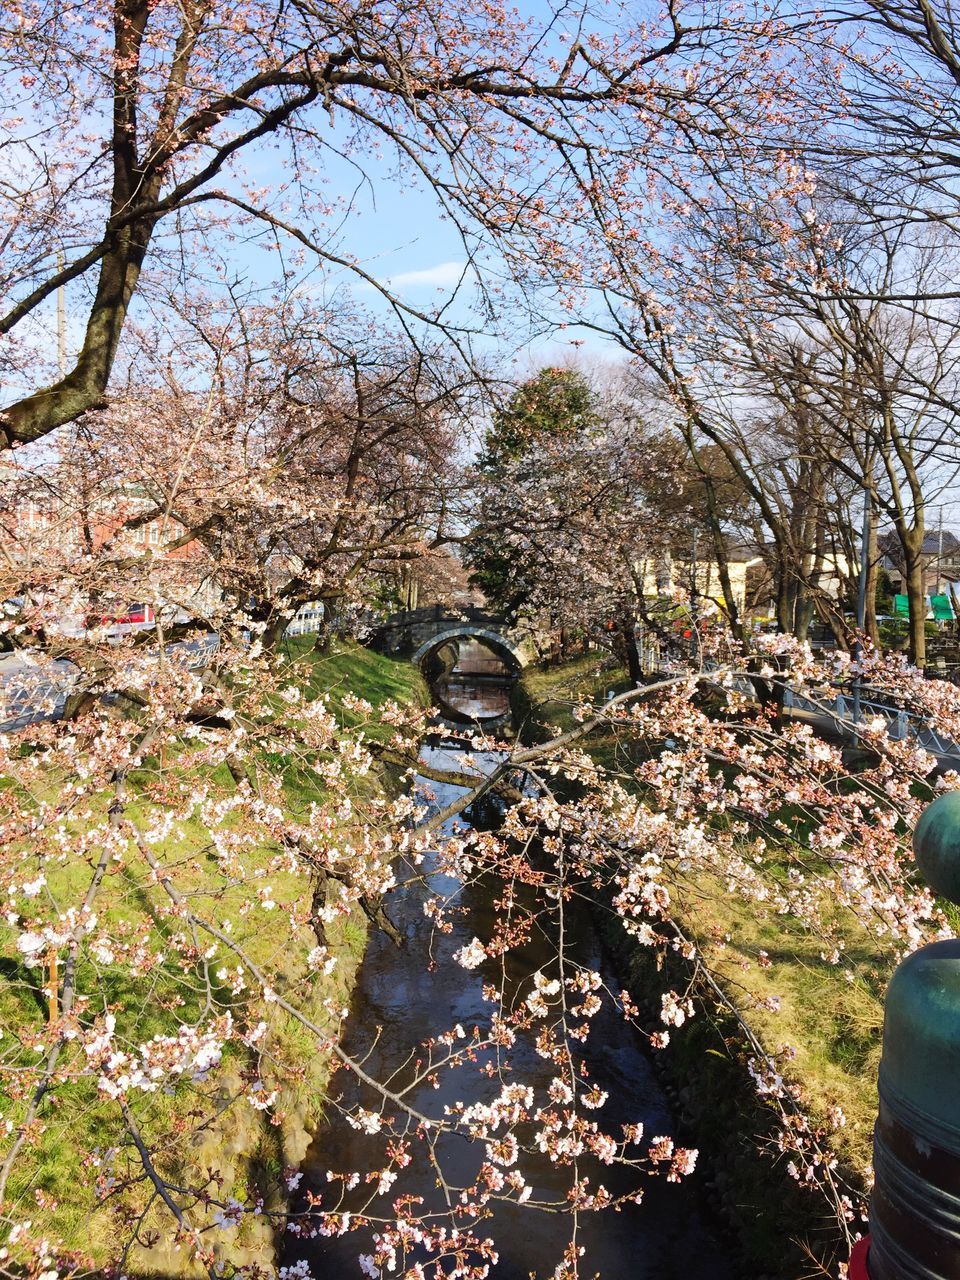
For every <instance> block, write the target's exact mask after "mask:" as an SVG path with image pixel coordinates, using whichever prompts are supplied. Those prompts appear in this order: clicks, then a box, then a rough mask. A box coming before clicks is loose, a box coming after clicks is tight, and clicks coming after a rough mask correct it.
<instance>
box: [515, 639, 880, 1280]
mask: <svg viewBox="0 0 960 1280" xmlns="http://www.w3.org/2000/svg"><path fill="white" fill-rule="evenodd" d="M626 687H627V680H626V675H625V673H624V672H623V671H622V670H620V669H618V668H616V667H612V666H609V665H605V664H604V663H603V660H602V659H601V658H600V657H599V656H598V655H589V656H587V657H585V658H580V659H577V660H575V661H573V662H569V663H566V664H562V665H560V666H558V667H555V668H551V669H548V670H536V671H529V672H526V673H525V674H524V678H523V687H522V689H521V691H520V693H519V707H520V713H521V716H522V717H523V718H524V719H525V722H526V729H525V732H526V734H527V736H528V737H530V738H531V739H536V738H538V737H540V738H542V737H544V736H545V735H546V734H547V732H548V730H547V726H552V727H553V729H561V730H563V729H568V728H570V727H571V726H572V725H573V724H574V723H576V721H575V716H574V708H575V706H576V705H577V703H578V702H579V701H581V700H584V699H585V700H589V701H594V702H595V701H598V700H599V701H602V700H603V697H604V696H605V694H606V693H607V691H617V692H619V691H620V690H622V689H624V688H626ZM581 745H582V744H581ZM586 749H587V750H588V752H589V753H590V755H591V756H592V757H593V758H594V759H595V760H597V762H598V764H602V765H603V766H605V767H606V768H608V769H611V770H613V771H614V772H615V773H616V775H617V777H618V780H619V781H620V782H621V783H623V784H624V785H626V786H627V787H628V788H631V789H633V790H638V789H639V784H638V783H637V782H636V780H635V779H634V778H633V776H632V775H633V769H634V767H635V765H636V764H637V763H639V762H640V760H641V758H642V756H643V754H644V753H645V752H646V751H648V750H649V747H641V746H640V745H639V744H637V743H631V742H630V741H629V738H628V737H627V735H625V734H624V733H623V731H622V730H621V731H620V732H619V733H617V734H614V733H609V732H604V731H602V730H601V731H598V732H597V733H595V734H594V735H593V736H591V738H590V739H589V740H588V742H587V743H586ZM651 803H653V801H651ZM786 862H787V859H786V857H785V856H784V854H783V851H781V850H778V848H777V846H776V844H775V842H773V841H771V842H769V844H768V847H767V850H766V852H765V855H764V859H763V862H762V864H761V865H760V867H759V871H760V874H761V876H762V877H764V878H765V879H766V881H767V883H768V884H769V886H770V888H771V890H773V889H775V888H776V887H777V886H778V885H782V883H783V881H784V878H785V876H786V873H787V866H786ZM675 885H676V889H675V892H674V891H673V890H672V891H671V896H672V897H673V898H674V907H675V911H676V913H677V915H678V923H679V924H680V925H681V927H682V928H683V930H684V932H685V933H686V934H687V936H688V937H689V938H691V939H692V940H693V941H694V942H695V944H696V947H697V950H698V951H699V953H700V954H701V956H702V957H703V958H704V960H705V961H706V964H707V966H708V968H709V969H710V971H711V972H712V974H713V975H714V976H715V977H716V979H717V980H718V982H719V985H720V988H721V990H722V993H723V996H724V997H725V998H726V1000H729V1002H730V1004H731V1005H732V1006H733V1008H734V1010H735V1011H737V1012H739V1013H740V1014H741V1015H742V1017H743V1019H744V1020H745V1021H746V1022H748V1024H749V1026H750V1028H751V1029H752V1030H753V1032H754V1033H755V1035H756V1036H757V1038H758V1040H759V1041H760V1043H761V1044H762V1046H763V1048H764V1049H765V1050H766V1051H767V1052H768V1053H771V1054H773V1055H776V1054H778V1053H779V1052H780V1051H781V1049H782V1048H783V1046H784V1045H789V1046H791V1048H792V1050H793V1052H794V1056H793V1057H792V1059H791V1060H790V1061H789V1063H788V1064H787V1065H786V1066H785V1067H784V1068H783V1070H784V1077H785V1079H786V1080H787V1081H788V1083H789V1084H790V1085H791V1086H793V1087H794V1088H795V1089H796V1091H797V1096H798V1098H799V1099H800V1101H801V1104H802V1106H803V1109H804V1110H805V1111H806V1113H807V1114H808V1116H810V1117H811V1119H812V1121H813V1123H814V1124H815V1125H816V1126H818V1127H821V1128H822V1130H823V1132H824V1134H825V1135H827V1139H826V1140H827V1142H828V1144H829V1146H830V1147H831V1149H832V1150H833V1151H834V1152H835V1153H836V1155H837V1157H838V1160H839V1168H840V1170H841V1171H842V1172H843V1173H844V1174H845V1175H846V1176H848V1177H849V1178H850V1179H851V1181H853V1182H854V1183H859V1184H860V1185H861V1186H862V1185H864V1180H865V1172H866V1170H867V1167H868V1165H869V1161H870V1155H871V1136H872V1127H873V1121H874V1117H875V1114H876V1069H877V1065H878V1061H879V1055H880V1037H881V1031H882V1021H883V1003H882V1000H883V992H884V991H885V988H886V983H887V980H888V978H889V975H890V972H891V971H892V968H893V965H894V963H895V956H894V954H893V944H892V943H891V942H886V941H878V939H877V938H876V937H874V936H872V935H870V934H868V933H867V931H866V930H865V929H864V928H862V927H861V926H860V925H858V923H857V922H856V921H855V920H854V919H852V917H850V916H849V914H847V915H846V916H841V915H840V913H839V911H838V909H836V908H835V906H834V904H833V903H832V902H829V901H822V900H821V902H820V903H819V906H820V908H821V910H822V912H823V915H824V918H825V919H828V920H829V921H830V924H831V926H832V927H833V928H835V929H836V931H837V932H838V933H839V935H840V936H841V938H842V941H843V946H844V952H843V960H842V962H841V963H840V964H839V965H837V964H831V963H829V962H828V961H827V959H826V958H825V957H824V955H823V954H822V947H823V943H822V941H821V940H820V939H818V938H817V937H815V936H813V935H812V934H811V933H810V932H809V931H808V930H806V929H805V928H804V927H803V926H802V925H801V924H800V923H799V922H798V921H797V920H795V919H793V918H792V917H790V916H788V915H783V914H779V913H777V911H776V910H775V909H774V907H772V906H771V907H765V906H764V905H763V904H762V903H758V902H756V901H754V900H750V901H746V900H744V899H743V898H741V897H740V896H738V895H737V894H735V893H733V892H731V891H730V889H729V886H727V885H725V884H722V883H718V882H716V881H715V880H712V879H711V878H710V877H709V876H705V875H704V874H703V869H702V868H697V869H696V871H695V872H689V873H687V872H684V870H683V869H682V868H677V870H676V873H675ZM678 904H679V906H678ZM600 910H601V912H602V913H603V929H604V932H605V935H606V939H607V942H608V944H609V945H610V947H611V950H612V951H613V953H614V954H615V956H616V957H617V960H618V963H619V967H620V970H621V973H622V975H623V978H624V979H625V981H626V983H627V985H629V987H630V989H631V990H632V992H633V994H634V996H635V998H636V999H637V1001H638V1003H639V1004H640V1005H641V1006H642V1007H645V1008H647V1009H648V1010H649V1011H650V1012H651V1014H652V1017H653V1020H654V1021H656V1017H657V1015H658V1014H659V1005H660V993H661V992H662V991H663V990H664V989H666V988H667V987H669V986H673V987H674V988H675V989H676V990H681V991H682V990H684V989H685V987H686V985H687V983H688V982H691V981H692V982H694V983H696V982H697V981H698V978H697V975H696V973H695V972H694V970H693V969H692V966H690V965H688V964H686V962H684V961H681V960H679V959H677V958H673V959H669V960H668V961H667V967H668V969H669V968H670V967H671V966H672V967H673V972H666V973H665V972H663V971H661V970H658V968H657V965H656V962H655V960H654V957H653V955H652V953H651V951H650V950H649V949H648V948H644V947H639V946H637V945H636V943H635V942H633V940H632V939H630V938H629V937H628V936H627V935H626V934H625V933H624V931H623V930H622V928H621V927H620V926H619V923H618V922H617V920H616V918H615V917H614V916H613V915H612V913H609V912H604V911H603V908H602V906H601V908H600ZM699 989H700V991H701V994H702V995H703V996H704V1002H703V1004H704V1008H703V1015H702V1016H698V1017H697V1018H695V1019H694V1020H693V1021H692V1022H691V1023H689V1024H688V1025H686V1026H684V1027H683V1028H682V1030H681V1031H679V1032H674V1033H673V1035H672V1039H671V1043H670V1045H669V1047H668V1048H667V1049H665V1050H663V1051H661V1052H660V1053H658V1054H657V1055H656V1056H657V1060H658V1063H659V1066H660V1068H661V1069H662V1070H663V1071H664V1072H665V1073H666V1076H667V1078H668V1079H669V1080H670V1081H672V1082H673V1084H674V1086H675V1088H676V1093H677V1097H678V1100H679V1103H680V1107H681V1110H682V1114H683V1117H684V1119H685V1120H686V1122H687V1123H688V1125H689V1128H690V1131H691V1132H690V1133H689V1134H688V1135H687V1137H688V1138H690V1139H691V1140H692V1141H693V1143H694V1145H698V1146H699V1147H700V1148H701V1152H702V1153H703V1156H704V1158H705V1159H704V1165H705V1171H706V1172H705V1176H706V1177H707V1179H708V1180H709V1181H710V1183H711V1184H712V1187H713V1189H714V1191H715V1194H716V1198H717V1200H718V1201H719V1203H720V1206H721V1208H722V1210H723V1214H724V1217H725V1219H726V1220H727V1221H728V1222H729V1223H730V1224H731V1226H732V1228H733V1231H734V1233H735V1235H736V1238H737V1242H738V1245H739V1249H740V1252H741V1255H742V1258H743V1265H744V1266H745V1268H748V1271H747V1274H750V1275H752V1276H760V1275H771V1276H774V1275H775V1276H777V1277H783V1280H795V1277H798V1276H805V1275H811V1276H813V1275H822V1274H826V1273H825V1272H824V1271H822V1270H818V1269H817V1265H818V1264H817V1263H816V1262H815V1261H814V1260H813V1259H814V1258H817V1259H819V1260H820V1262H821V1263H822V1264H824V1265H833V1264H835V1262H837V1261H840V1260H843V1257H842V1255H843V1248H844V1246H843V1244H842V1242H841V1239H840V1235H839V1232H838V1230H837V1227H836V1224H835V1222H832V1221H831V1215H830V1213H829V1211H828V1210H827V1206H826V1204H825V1203H824V1202H823V1201H822V1200H821V1199H820V1198H819V1197H818V1196H816V1195H812V1194H810V1193H809V1192H807V1191H804V1190H801V1189H798V1188H797V1186H796V1183H795V1182H794V1180H793V1179H792V1178H791V1177H789V1175H788V1173H787V1169H786V1166H787V1163H788V1161H789V1159H790V1157H789V1155H784V1154H782V1153H780V1152H779V1151H778V1150H777V1148H776V1143H775V1140H774V1139H773V1137H772V1135H773V1134H774V1131H775V1130H776V1128H777V1124H776V1117H775V1116H774V1114H773V1113H772V1112H771V1111H770V1110H768V1109H767V1108H766V1107H765V1106H764V1105H763V1103H762V1102H760V1100H759V1099H758V1098H757V1094H756V1092H755V1090H754V1088H753V1085H752V1082H751V1081H750V1079H749V1075H748V1071H747V1059H748V1058H749V1057H750V1056H751V1052H752V1051H751V1050H750V1048H749V1046H748V1043H747V1041H746V1040H745V1037H744V1033H743V1029H742V1027H741V1026H740V1025H739V1024H738V1021H737V1017H736V1014H735V1013H734V1012H731V1010H730V1009H728V1008H726V1007H724V1002H722V1001H720V1000H718V999H716V998H712V997H711V993H710V991H709V989H707V988H705V987H704V985H703V983H702V981H700V988H699ZM775 1009H776V1011H774V1010H775ZM841 1113H842V1116H843V1122H842V1123H841V1122H839V1117H840V1115H841ZM764 1148H766V1150H765V1151H764ZM760 1151H764V1154H758V1152H760ZM833 1274H835V1270H834V1271H833Z"/></svg>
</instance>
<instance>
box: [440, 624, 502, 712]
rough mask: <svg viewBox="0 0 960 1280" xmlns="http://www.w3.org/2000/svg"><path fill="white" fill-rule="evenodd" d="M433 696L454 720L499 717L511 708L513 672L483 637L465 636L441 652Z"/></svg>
mask: <svg viewBox="0 0 960 1280" xmlns="http://www.w3.org/2000/svg"><path fill="white" fill-rule="evenodd" d="M438 658H439V666H440V670H439V672H438V673H437V674H435V676H434V679H433V691H434V696H435V698H436V700H437V702H438V704H439V706H440V708H441V710H442V711H443V712H444V714H445V715H446V716H447V717H448V718H450V719H452V720H454V721H458V720H459V721H464V720H496V719H499V718H500V717H502V716H506V715H507V714H508V713H509V711H510V680H511V677H512V672H511V671H510V669H509V668H508V666H507V664H506V662H505V661H504V659H503V658H502V657H501V656H500V655H499V654H497V653H496V652H495V651H494V650H493V649H491V648H490V646H489V645H487V644H484V643H483V642H482V641H480V640H472V639H462V640H457V641H455V642H453V643H452V644H450V645H448V646H446V647H445V650H443V651H441V653H440V654H439V655H438Z"/></svg>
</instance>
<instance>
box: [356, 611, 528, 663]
mask: <svg viewBox="0 0 960 1280" xmlns="http://www.w3.org/2000/svg"><path fill="white" fill-rule="evenodd" d="M457 640H479V641H480V642H481V643H483V644H485V645H487V646H488V647H489V648H490V649H492V650H493V652H494V653H495V654H497V656H498V657H500V658H502V659H503V661H504V662H505V663H506V665H507V667H508V668H509V669H510V670H511V671H514V672H517V671H520V670H521V669H522V668H523V667H525V666H526V665H527V663H529V662H531V661H533V659H534V657H535V656H536V654H535V650H534V647H533V644H532V642H531V641H530V638H529V636H528V635H527V634H526V632H524V631H522V630H520V629H519V628H517V627H513V626H510V625H509V624H508V623H507V622H506V621H505V620H504V619H503V618H499V617H496V616H495V615H493V614H489V613H485V612H484V611H483V610H482V609H474V608H469V609H444V608H443V607H442V606H441V605H435V606H434V607H433V608H431V609H413V610H409V611H407V612H405V613H395V614H392V615H391V616H390V617H389V618H386V619H385V620H384V621H383V622H381V623H380V624H379V625H378V626H376V627H374V628H373V632H372V635H371V637H370V644H371V646H372V647H373V648H374V649H377V650H379V651H380V652H381V653H388V654H391V655H392V656H394V657H398V658H399V657H404V658H409V659H410V661H411V662H414V663H416V664H417V666H422V665H423V663H424V662H426V660H427V659H428V658H429V657H430V655H431V654H434V653H436V652H437V651H438V650H440V649H442V648H443V647H444V646H445V645H447V644H453V643H455V642H456V641H457Z"/></svg>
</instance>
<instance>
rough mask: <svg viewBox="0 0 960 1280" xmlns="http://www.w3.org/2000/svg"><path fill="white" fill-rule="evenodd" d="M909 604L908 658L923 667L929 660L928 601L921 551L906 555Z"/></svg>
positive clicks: (915, 664) (913, 551)
mask: <svg viewBox="0 0 960 1280" xmlns="http://www.w3.org/2000/svg"><path fill="white" fill-rule="evenodd" d="M906 561H907V565H906V579H907V604H908V606H909V609H910V633H909V648H908V651H907V652H908V656H909V658H910V661H911V662H912V663H913V665H914V666H915V667H922V666H923V665H924V663H925V662H926V660H927V632H926V620H927V600H926V591H925V590H924V587H925V586H926V583H925V582H924V573H923V556H922V554H921V553H920V551H919V550H916V551H915V550H913V549H911V550H910V551H908V552H907V555H906Z"/></svg>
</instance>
